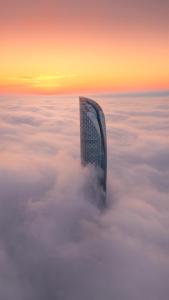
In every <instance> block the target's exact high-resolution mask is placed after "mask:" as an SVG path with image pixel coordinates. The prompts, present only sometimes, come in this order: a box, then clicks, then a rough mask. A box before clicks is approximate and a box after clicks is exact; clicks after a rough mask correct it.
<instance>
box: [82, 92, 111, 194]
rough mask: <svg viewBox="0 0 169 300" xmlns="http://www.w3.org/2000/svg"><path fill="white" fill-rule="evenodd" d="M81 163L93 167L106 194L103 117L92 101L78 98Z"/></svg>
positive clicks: (104, 128)
mask: <svg viewBox="0 0 169 300" xmlns="http://www.w3.org/2000/svg"><path fill="white" fill-rule="evenodd" d="M79 100H80V142H81V163H82V165H83V166H85V165H88V164H91V165H94V166H95V167H96V168H97V169H98V172H99V183H100V186H101V187H102V188H103V191H104V192H105V193H106V179H107V139H106V125H105V117H104V113H103V111H102V109H101V107H100V106H99V105H98V104H97V103H96V102H95V101H93V100H91V99H88V98H84V97H80V99H79Z"/></svg>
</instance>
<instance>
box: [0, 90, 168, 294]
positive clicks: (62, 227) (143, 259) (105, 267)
mask: <svg viewBox="0 0 169 300" xmlns="http://www.w3.org/2000/svg"><path fill="white" fill-rule="evenodd" d="M96 99H97V100H98V101H99V103H100V104H101V105H102V107H103V109H104V111H105V113H106V121H107V133H108V167H109V168H108V208H107V210H106V211H105V212H104V213H100V211H99V210H98V209H97V206H96V205H95V203H93V199H90V196H89V193H88V188H89V185H90V182H91V181H92V180H91V179H90V177H92V178H93V182H94V174H93V173H92V171H91V170H90V169H85V170H84V169H81V167H80V161H79V160H80V153H79V119H78V101H77V100H78V99H77V98H76V97H74V98H69V97H66V98H62V97H60V98H56V97H25V98H24V99H23V98H22V97H20V98H19V97H5V96H3V97H1V99H0V101H1V102H0V106H1V110H0V137H1V143H0V270H1V272H0V299H7V300H11V299H12V300H43V299H44V300H46V299H50V300H55V299H57V300H61V299H63V300H79V299H80V300H86V299H93V300H103V299H106V300H112V299H115V300H124V299H125V300H136V299H137V300H142V299H144V300H159V299H161V300H168V298H169V286H168V278H169V229H168V228H169V185H168V182H169V142H168V130H169V127H168V117H169V99H168V98H164V99H162V98H156V99H151V98H147V99H142V98H139V99H134V98H133V99H132V98H125V99H122V98H119V99H113V98H111V97H110V98H106V99H101V98H100V97H97V98H96Z"/></svg>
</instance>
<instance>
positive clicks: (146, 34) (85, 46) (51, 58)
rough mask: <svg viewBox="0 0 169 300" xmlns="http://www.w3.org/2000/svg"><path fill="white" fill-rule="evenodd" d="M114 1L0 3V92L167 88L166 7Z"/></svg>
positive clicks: (168, 45) (168, 32)
mask: <svg viewBox="0 0 169 300" xmlns="http://www.w3.org/2000/svg"><path fill="white" fill-rule="evenodd" d="M113 2H114V1H108V0H107V1H98V2H96V1H85V3H83V4H82V3H81V5H78V2H77V1H75V0H74V1H65V0H64V1H62V2H61V3H60V1H52V0H50V1H48V2H47V3H48V5H46V1H43V0H41V1H36V3H34V2H33V1H21V0H14V1H9V0H7V1H5V2H2V1H1V2H0V36H1V47H0V66H1V68H0V92H1V93H2V92H8V93H10V92H11V93H15V92H16V93H42V94H55V93H56V94H58V93H75V92H81V91H86V92H105V91H111V92H123V91H131V90H132V91H137V90H138V91H142V90H143V91H145V90H167V89H169V55H168V53H169V25H168V14H169V13H168V11H169V10H167V9H168V5H167V3H166V2H165V1H161V4H159V3H160V2H157V1H149V5H148V4H146V3H147V2H145V1H143V2H140V3H137V6H136V2H134V3H135V5H134V4H133V1H126V6H125V7H124V6H123V5H122V2H123V1H119V4H118V5H117V3H113ZM156 2H157V3H156ZM133 5H134V6H133ZM152 8H153V9H152Z"/></svg>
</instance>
